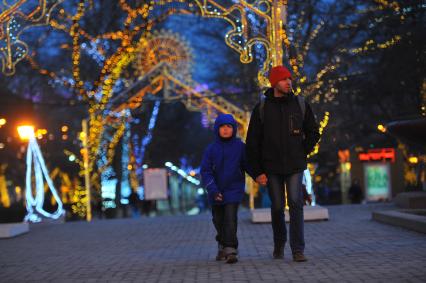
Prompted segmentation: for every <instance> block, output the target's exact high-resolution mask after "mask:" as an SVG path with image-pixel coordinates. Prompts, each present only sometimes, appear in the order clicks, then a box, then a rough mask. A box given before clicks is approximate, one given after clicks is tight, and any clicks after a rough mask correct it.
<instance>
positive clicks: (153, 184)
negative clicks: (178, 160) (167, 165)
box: [143, 168, 167, 200]
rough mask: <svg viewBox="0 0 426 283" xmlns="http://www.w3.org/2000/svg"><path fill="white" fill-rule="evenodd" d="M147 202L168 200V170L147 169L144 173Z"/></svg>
mask: <svg viewBox="0 0 426 283" xmlns="http://www.w3.org/2000/svg"><path fill="white" fill-rule="evenodd" d="M143 178H144V187H145V188H144V192H145V198H144V199H146V200H158V199H167V170H166V169H160V168H158V169H155V168H152V169H151V168H150V169H145V170H144V171H143Z"/></svg>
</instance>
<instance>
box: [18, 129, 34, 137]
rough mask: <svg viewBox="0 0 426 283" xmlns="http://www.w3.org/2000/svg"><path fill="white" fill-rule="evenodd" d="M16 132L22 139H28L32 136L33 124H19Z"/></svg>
mask: <svg viewBox="0 0 426 283" xmlns="http://www.w3.org/2000/svg"><path fill="white" fill-rule="evenodd" d="M18 134H19V137H20V138H21V139H22V140H29V139H30V138H32V137H34V127H33V126H19V127H18Z"/></svg>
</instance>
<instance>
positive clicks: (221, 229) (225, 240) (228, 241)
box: [212, 203, 239, 254]
mask: <svg viewBox="0 0 426 283" xmlns="http://www.w3.org/2000/svg"><path fill="white" fill-rule="evenodd" d="M238 205H239V204H238V203H227V204H224V205H212V216H213V224H214V227H215V228H216V232H217V235H216V241H217V242H218V243H219V245H220V246H222V247H224V249H225V253H226V254H231V253H237V249H238V239H237V222H238V215H237V214H238Z"/></svg>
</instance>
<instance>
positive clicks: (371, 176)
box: [364, 164, 391, 200]
mask: <svg viewBox="0 0 426 283" xmlns="http://www.w3.org/2000/svg"><path fill="white" fill-rule="evenodd" d="M364 174H365V185H366V186H365V187H366V192H367V200H379V199H388V198H389V196H390V189H391V185H390V182H391V180H390V171H389V164H365V165H364Z"/></svg>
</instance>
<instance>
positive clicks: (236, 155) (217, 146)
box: [201, 114, 247, 204]
mask: <svg viewBox="0 0 426 283" xmlns="http://www.w3.org/2000/svg"><path fill="white" fill-rule="evenodd" d="M225 124H229V125H232V127H233V129H234V130H233V136H232V138H231V139H229V140H223V139H221V138H220V136H219V128H220V126H222V125H225ZM214 131H215V134H216V141H215V142H213V143H212V144H210V145H209V146H208V147H207V149H206V150H205V152H204V156H203V160H202V162H201V178H202V182H203V186H204V188H206V189H207V191H208V195H209V202H210V203H211V204H226V203H240V202H241V201H242V198H243V195H244V188H245V174H244V171H247V162H246V157H245V149H244V147H245V144H244V143H243V142H242V141H241V140H240V139H239V138H236V132H237V123H236V121H235V119H234V117H232V115H230V114H220V115H219V116H218V117H217V119H216V121H215V124H214ZM217 193H222V195H223V201H222V202H216V201H215V200H214V196H215V194H217Z"/></svg>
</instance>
